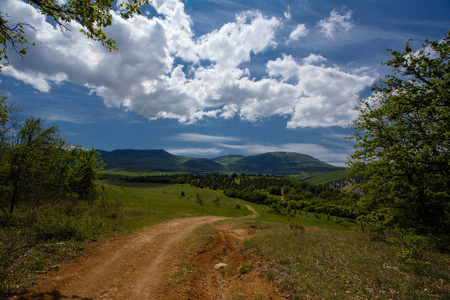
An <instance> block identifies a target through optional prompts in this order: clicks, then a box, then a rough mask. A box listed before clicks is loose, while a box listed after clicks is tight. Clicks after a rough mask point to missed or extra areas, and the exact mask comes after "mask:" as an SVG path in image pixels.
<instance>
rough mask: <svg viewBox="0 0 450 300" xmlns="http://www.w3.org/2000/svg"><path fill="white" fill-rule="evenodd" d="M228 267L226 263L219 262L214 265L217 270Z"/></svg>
mask: <svg viewBox="0 0 450 300" xmlns="http://www.w3.org/2000/svg"><path fill="white" fill-rule="evenodd" d="M226 267H228V265H227V264H225V263H218V264H217V265H215V266H214V268H216V270H220V269H223V268H226Z"/></svg>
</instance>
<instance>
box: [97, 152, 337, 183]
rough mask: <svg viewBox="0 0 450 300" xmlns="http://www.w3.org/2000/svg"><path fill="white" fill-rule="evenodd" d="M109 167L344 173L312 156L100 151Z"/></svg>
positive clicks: (304, 175) (142, 170) (308, 175)
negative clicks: (188, 154)
mask: <svg viewBox="0 0 450 300" xmlns="http://www.w3.org/2000/svg"><path fill="white" fill-rule="evenodd" d="M99 152H100V154H101V158H102V159H103V161H104V162H105V163H106V167H105V172H106V173H107V172H108V171H124V172H134V173H153V172H170V173H173V172H179V173H190V174H201V173H246V174H272V175H283V176H296V177H298V178H303V179H307V178H311V177H315V176H320V175H323V174H328V173H330V172H336V171H341V170H344V168H341V167H336V166H332V165H329V164H327V163H324V162H322V161H320V160H318V159H316V158H314V157H311V156H309V155H305V154H300V153H292V152H269V153H263V154H258V155H252V156H242V155H228V156H222V157H217V158H213V159H206V158H190V157H184V156H177V155H173V154H170V153H168V152H167V151H165V150H131V149H127V150H114V151H110V152H108V151H101V150H100V151H99Z"/></svg>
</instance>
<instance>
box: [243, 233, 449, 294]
mask: <svg viewBox="0 0 450 300" xmlns="http://www.w3.org/2000/svg"><path fill="white" fill-rule="evenodd" d="M245 247H246V248H247V250H249V251H252V252H254V253H256V254H258V255H260V256H262V257H263V258H264V259H265V261H266V268H264V269H261V270H260V271H261V273H262V275H263V276H266V277H267V278H269V279H270V280H271V281H273V282H274V283H275V284H276V285H277V286H279V288H280V289H282V290H283V291H284V292H286V293H288V294H290V296H291V298H293V299H368V298H370V299H375V298H379V299H439V298H442V299H448V297H449V286H448V282H449V280H450V278H449V276H450V275H449V272H448V270H449V267H450V262H449V258H448V255H444V254H439V253H433V252H427V254H426V257H425V258H424V259H425V260H426V261H427V263H426V264H425V265H424V266H422V268H421V269H420V270H417V268H416V266H414V265H411V264H408V263H405V262H404V261H403V260H402V259H401V258H400V257H399V253H400V252H401V249H400V248H399V247H398V246H395V245H392V244H388V243H385V242H374V241H370V240H369V239H368V238H367V236H365V235H364V234H362V233H360V232H355V231H341V230H339V231H338V230H310V229H308V228H306V230H290V229H289V228H287V227H286V226H279V225H277V226H274V227H272V228H271V229H269V230H265V231H262V232H259V233H258V234H257V235H255V236H254V237H252V238H250V239H248V240H246V241H245Z"/></svg>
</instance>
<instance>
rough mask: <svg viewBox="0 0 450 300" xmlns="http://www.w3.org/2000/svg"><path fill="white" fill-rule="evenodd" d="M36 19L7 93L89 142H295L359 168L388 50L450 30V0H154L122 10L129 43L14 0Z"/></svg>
mask: <svg viewBox="0 0 450 300" xmlns="http://www.w3.org/2000/svg"><path fill="white" fill-rule="evenodd" d="M0 11H1V12H2V13H6V14H7V15H8V16H9V20H10V21H11V22H24V21H26V22H27V23H29V24H30V25H32V26H33V27H34V30H31V29H27V37H28V39H29V40H30V41H32V42H35V43H36V46H34V47H30V49H29V52H28V54H27V55H25V56H24V57H23V58H22V57H20V56H19V55H16V54H15V53H13V52H12V51H11V50H10V51H9V56H10V62H9V65H8V66H6V67H4V68H3V70H2V72H1V73H0V90H2V91H3V93H4V94H5V95H6V96H7V97H8V101H9V102H10V103H15V104H17V105H19V106H20V107H22V109H23V111H24V114H25V115H26V116H34V117H39V118H43V119H44V120H45V122H46V124H48V125H57V126H58V127H59V129H60V132H61V136H62V137H63V138H64V139H65V140H66V141H68V142H69V143H71V144H77V145H81V146H83V147H85V148H95V149H99V150H107V151H111V150H114V149H165V150H166V151H168V152H170V153H172V154H176V155H182V156H188V157H204V158H213V157H219V156H223V155H230V154H240V155H254V154H259V153H265V152H273V151H283V152H297V153H303V154H307V155H311V156H313V157H315V158H317V159H320V160H322V161H325V162H327V163H330V164H332V165H336V166H345V162H346V160H347V157H348V156H349V155H350V154H351V153H352V152H353V143H352V141H351V140H347V139H344V137H349V136H352V135H353V134H354V131H353V129H351V124H352V121H353V120H354V119H355V118H356V117H357V112H356V111H355V110H354V107H355V106H356V105H357V104H358V101H359V100H360V99H364V98H366V97H369V96H370V87H371V86H372V85H373V84H374V83H376V82H377V81H378V80H380V79H381V78H383V77H384V76H385V75H386V74H389V72H390V70H389V69H388V68H387V67H386V66H382V65H380V63H382V62H386V61H387V60H388V59H390V54H389V53H387V52H386V49H388V48H389V49H394V50H403V49H404V46H405V43H406V42H407V41H408V40H409V39H412V40H413V41H412V42H411V43H412V46H413V48H416V49H418V48H419V47H420V45H421V43H422V42H423V41H424V40H425V39H426V38H430V39H431V40H440V39H442V38H443V37H445V36H446V33H447V32H448V30H450V17H449V16H450V1H448V0H428V1H423V0H422V1H417V0H395V1H392V0H344V1H332V0H315V1H312V0H309V1H308V0H296V1H294V0H279V1H273V0H248V1H243V0H240V1H237V0H184V1H180V0H153V1H152V3H151V5H149V6H145V7H144V8H143V10H142V11H143V15H140V16H133V17H132V18H130V19H128V20H124V19H122V18H120V17H119V16H114V22H113V25H112V26H111V27H109V28H107V29H106V30H105V32H106V33H107V35H108V36H109V37H111V38H113V39H114V40H116V41H117V43H118V46H119V51H117V52H109V51H108V50H107V49H106V48H104V47H103V46H102V45H101V44H99V43H97V42H95V41H92V40H88V39H87V38H86V37H85V36H84V35H82V34H81V33H80V32H79V30H80V26H79V24H77V23H74V22H72V23H70V24H67V27H68V28H69V29H70V32H69V35H70V36H69V37H67V36H65V35H63V34H62V32H61V30H60V29H59V28H58V27H56V26H54V24H51V23H48V22H47V21H46V19H45V18H44V16H42V15H41V14H40V13H39V12H38V11H36V10H35V9H34V8H33V7H32V6H30V5H28V4H26V3H23V2H21V1H19V0H1V1H0Z"/></svg>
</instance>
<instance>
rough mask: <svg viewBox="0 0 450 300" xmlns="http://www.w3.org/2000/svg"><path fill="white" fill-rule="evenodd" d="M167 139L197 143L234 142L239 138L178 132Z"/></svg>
mask: <svg viewBox="0 0 450 300" xmlns="http://www.w3.org/2000/svg"><path fill="white" fill-rule="evenodd" d="M168 140H173V141H185V142H197V143H225V142H234V141H239V140H240V138H236V137H232V136H216V135H207V134H200V133H188V132H187V133H180V134H177V135H176V136H173V137H171V138H168Z"/></svg>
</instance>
